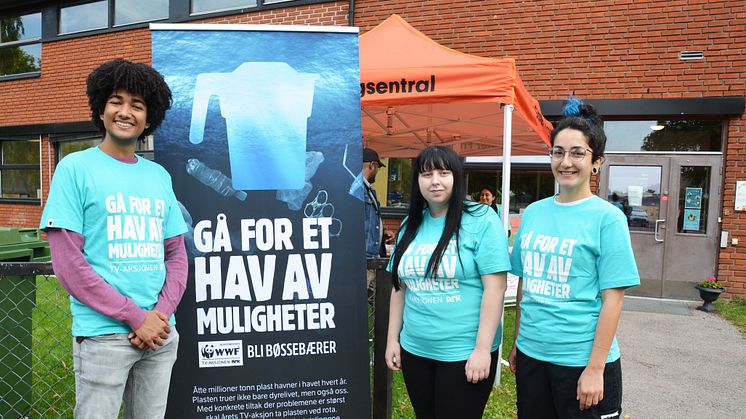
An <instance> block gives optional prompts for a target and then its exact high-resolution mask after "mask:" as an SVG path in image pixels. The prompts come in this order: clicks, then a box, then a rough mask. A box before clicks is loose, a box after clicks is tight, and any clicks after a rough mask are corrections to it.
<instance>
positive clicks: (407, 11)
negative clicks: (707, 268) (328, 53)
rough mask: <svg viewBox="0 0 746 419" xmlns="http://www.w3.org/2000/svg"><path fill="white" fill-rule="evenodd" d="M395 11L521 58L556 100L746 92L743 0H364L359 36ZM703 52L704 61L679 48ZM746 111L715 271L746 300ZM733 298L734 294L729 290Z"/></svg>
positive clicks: (731, 136) (489, 52)
mask: <svg viewBox="0 0 746 419" xmlns="http://www.w3.org/2000/svg"><path fill="white" fill-rule="evenodd" d="M392 13H397V14H399V15H400V16H402V17H403V18H404V19H405V20H407V21H408V22H409V23H410V24H412V25H413V26H414V27H416V28H417V29H419V30H420V31H422V32H423V33H425V34H426V35H427V36H429V37H431V38H432V39H433V40H435V41H436V42H439V43H441V44H443V45H445V46H448V47H451V48H454V49H457V50H459V51H462V52H467V53H471V54H476V55H481V56H487V57H514V58H516V60H517V67H518V71H519V73H520V75H521V78H522V79H523V81H524V83H525V84H526V87H527V88H528V90H529V92H531V94H532V95H533V96H534V97H536V98H537V99H539V100H557V99H563V98H565V97H567V95H568V93H570V92H574V93H575V94H576V95H577V96H580V97H582V98H587V99H590V100H591V101H592V99H637V98H689V97H711V96H714V97H718V96H745V95H746V8H744V3H743V1H741V0H739V1H708V0H686V1H683V0H678V1H676V0H675V1H669V0H647V1H645V0H641V1H638V0H635V1H632V0H613V1H608V0H604V1H553V0H537V1H523V2H503V1H495V0H485V1H476V0H475V1H459V2H445V1H437V2H436V1H428V2H419V1H398V0H380V1H373V0H363V1H358V2H357V4H356V13H355V24H356V25H358V26H360V27H361V33H364V32H366V31H368V30H370V29H372V28H373V27H374V26H375V25H377V24H378V23H380V22H381V21H382V20H384V19H385V18H387V17H388V16H389V15H391V14H392ZM685 50H702V51H704V54H705V59H704V60H700V61H681V60H679V59H678V53H679V52H680V51H685ZM745 133H746V117H740V118H733V119H731V120H730V121H729V130H728V140H727V150H726V151H727V156H726V158H725V171H724V172H725V176H724V184H723V192H724V193H723V208H724V209H730V211H724V212H723V223H722V228H723V230H727V231H729V232H730V235H731V237H740V238H741V242H742V243H743V244H741V245H740V246H741V247H728V248H726V249H722V250H721V251H720V262H719V270H718V278H719V279H720V280H723V281H724V282H725V285H726V287H727V288H728V291H729V292H730V293H731V294H740V295H741V296H743V297H746V213H743V212H738V213H734V212H733V211H732V208H733V204H734V202H733V200H734V196H735V182H736V181H737V180H746V167H745V166H746V163H745V161H746V135H744V134H745ZM726 295H727V294H726Z"/></svg>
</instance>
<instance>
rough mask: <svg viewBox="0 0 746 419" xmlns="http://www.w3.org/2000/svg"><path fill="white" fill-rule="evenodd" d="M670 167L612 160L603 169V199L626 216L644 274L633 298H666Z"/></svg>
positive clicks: (659, 161) (646, 160)
mask: <svg viewBox="0 0 746 419" xmlns="http://www.w3.org/2000/svg"><path fill="white" fill-rule="evenodd" d="M670 166H671V162H670V159H669V158H667V157H657V156H608V157H607V159H606V161H605V162H604V165H603V166H602V167H601V179H600V190H599V196H600V197H602V198H605V199H606V200H608V201H609V202H611V203H612V204H613V205H614V206H616V207H617V208H619V210H620V211H622V212H624V214H625V215H626V217H627V223H628V225H629V231H630V236H631V240H632V249H633V251H634V253H635V260H636V262H637V269H638V271H639V272H640V286H639V287H635V288H632V289H631V290H629V291H628V293H629V294H630V295H640V296H647V297H661V296H662V295H663V265H664V263H663V262H664V257H665V250H666V249H665V232H666V214H667V212H668V207H669V200H668V182H669V172H670Z"/></svg>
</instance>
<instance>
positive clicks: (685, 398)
mask: <svg viewBox="0 0 746 419" xmlns="http://www.w3.org/2000/svg"><path fill="white" fill-rule="evenodd" d="M624 302H625V307H624V311H623V312H622V317H621V320H620V322H619V328H618V331H617V338H618V339H619V345H620V346H621V350H622V374H623V380H624V394H623V401H622V406H623V415H629V416H630V418H631V419H649V418H650V419H659V418H660V419H664V418H698V419H707V418H718V419H720V418H728V419H730V418H746V340H745V339H743V338H742V337H741V335H740V333H739V332H738V330H737V329H736V328H735V327H734V326H733V325H731V324H730V323H728V322H727V321H725V320H723V319H721V318H720V317H718V316H717V315H716V314H707V313H704V312H701V311H699V310H695V307H696V306H698V305H701V302H695V301H672V300H658V299H646V298H637V297H629V296H627V297H625V301H624Z"/></svg>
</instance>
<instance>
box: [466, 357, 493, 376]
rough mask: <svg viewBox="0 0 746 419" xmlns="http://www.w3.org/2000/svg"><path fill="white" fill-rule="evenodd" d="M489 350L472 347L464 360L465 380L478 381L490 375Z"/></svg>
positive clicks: (490, 359)
mask: <svg viewBox="0 0 746 419" xmlns="http://www.w3.org/2000/svg"><path fill="white" fill-rule="evenodd" d="M490 362H492V357H491V356H490V352H489V351H487V350H483V349H474V351H473V352H472V353H471V355H469V359H467V360H466V381H468V382H470V383H474V384H475V383H478V382H480V381H482V380H484V379H486V378H487V377H489V375H490Z"/></svg>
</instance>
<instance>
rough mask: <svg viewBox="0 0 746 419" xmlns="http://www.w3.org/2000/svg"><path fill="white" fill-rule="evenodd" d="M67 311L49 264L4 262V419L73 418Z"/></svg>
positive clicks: (0, 280) (0, 338) (0, 326)
mask: <svg viewBox="0 0 746 419" xmlns="http://www.w3.org/2000/svg"><path fill="white" fill-rule="evenodd" d="M69 305H70V302H69V297H68V294H67V292H66V291H65V290H64V289H63V288H62V287H61V286H60V285H59V282H58V281H57V279H56V278H55V277H54V276H52V266H51V263H2V262H0V417H1V418H4V419H16V418H67V417H72V411H73V407H74V406H75V377H74V374H73V360H72V347H71V344H70V322H71V320H72V319H71V317H70V309H69Z"/></svg>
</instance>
